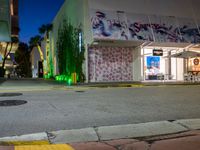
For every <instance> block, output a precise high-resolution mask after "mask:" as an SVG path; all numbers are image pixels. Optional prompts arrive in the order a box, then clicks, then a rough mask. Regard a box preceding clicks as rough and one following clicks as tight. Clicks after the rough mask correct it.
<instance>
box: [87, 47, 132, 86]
mask: <svg viewBox="0 0 200 150" xmlns="http://www.w3.org/2000/svg"><path fill="white" fill-rule="evenodd" d="M132 52H133V51H132V49H131V48H121V47H92V48H90V49H89V55H88V56H89V81H90V82H106V81H111V82H112V81H132V80H133V76H132V74H133V65H132V63H133V54H132Z"/></svg>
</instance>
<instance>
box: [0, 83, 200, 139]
mask: <svg viewBox="0 0 200 150" xmlns="http://www.w3.org/2000/svg"><path fill="white" fill-rule="evenodd" d="M26 89H27V90H26ZM45 89H46V90H45ZM0 90H1V91H0V92H1V93H2V92H12V91H15V92H22V93H23V95H22V96H16V97H0V101H1V100H26V101H28V103H27V104H25V105H21V106H13V107H0V137H5V136H13V135H21V134H29V133H36V132H44V131H56V130H65V129H79V128H86V127H93V126H108V125H119V124H132V123H144V122H151V121H162V120H176V119H191V118H200V92H199V91H200V86H198V85H190V86H180V85H179V86H152V87H139V88H75V89H71V88H66V87H64V86H63V85H57V84H55V83H54V82H41V81H29V80H26V81H6V82H3V83H2V84H1V85H0ZM77 91H78V92H77Z"/></svg>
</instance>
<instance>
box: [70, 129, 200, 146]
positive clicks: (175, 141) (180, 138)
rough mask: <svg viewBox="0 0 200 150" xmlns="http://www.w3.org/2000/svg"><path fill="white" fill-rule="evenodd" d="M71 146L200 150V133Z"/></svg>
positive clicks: (192, 132) (193, 132)
mask: <svg viewBox="0 0 200 150" xmlns="http://www.w3.org/2000/svg"><path fill="white" fill-rule="evenodd" d="M70 145H71V146H72V147H73V148H74V149H75V150H199V149H200V131H199V130H194V131H190V132H185V133H181V134H173V135H168V136H158V137H154V138H147V139H142V140H137V139H120V140H111V141H101V142H88V143H74V144H70Z"/></svg>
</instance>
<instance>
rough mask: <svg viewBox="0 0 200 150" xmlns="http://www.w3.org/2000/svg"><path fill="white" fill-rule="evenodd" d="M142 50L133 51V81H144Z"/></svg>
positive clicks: (138, 48)
mask: <svg viewBox="0 0 200 150" xmlns="http://www.w3.org/2000/svg"><path fill="white" fill-rule="evenodd" d="M141 51H142V50H141V48H140V47H137V48H135V49H134V50H133V81H142V63H141V60H142V59H141Z"/></svg>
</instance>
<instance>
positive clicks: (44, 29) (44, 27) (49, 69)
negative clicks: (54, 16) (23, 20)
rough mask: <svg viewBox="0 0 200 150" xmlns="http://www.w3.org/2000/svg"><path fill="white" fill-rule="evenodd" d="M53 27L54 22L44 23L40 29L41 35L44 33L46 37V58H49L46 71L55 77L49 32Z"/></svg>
mask: <svg viewBox="0 0 200 150" xmlns="http://www.w3.org/2000/svg"><path fill="white" fill-rule="evenodd" d="M52 29H53V25H52V24H43V25H42V26H41V27H40V28H39V29H38V30H39V33H40V34H41V35H44V39H45V42H46V60H47V66H46V71H47V73H48V75H49V77H53V59H52V53H51V52H50V50H49V33H50V31H51V30H52Z"/></svg>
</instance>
